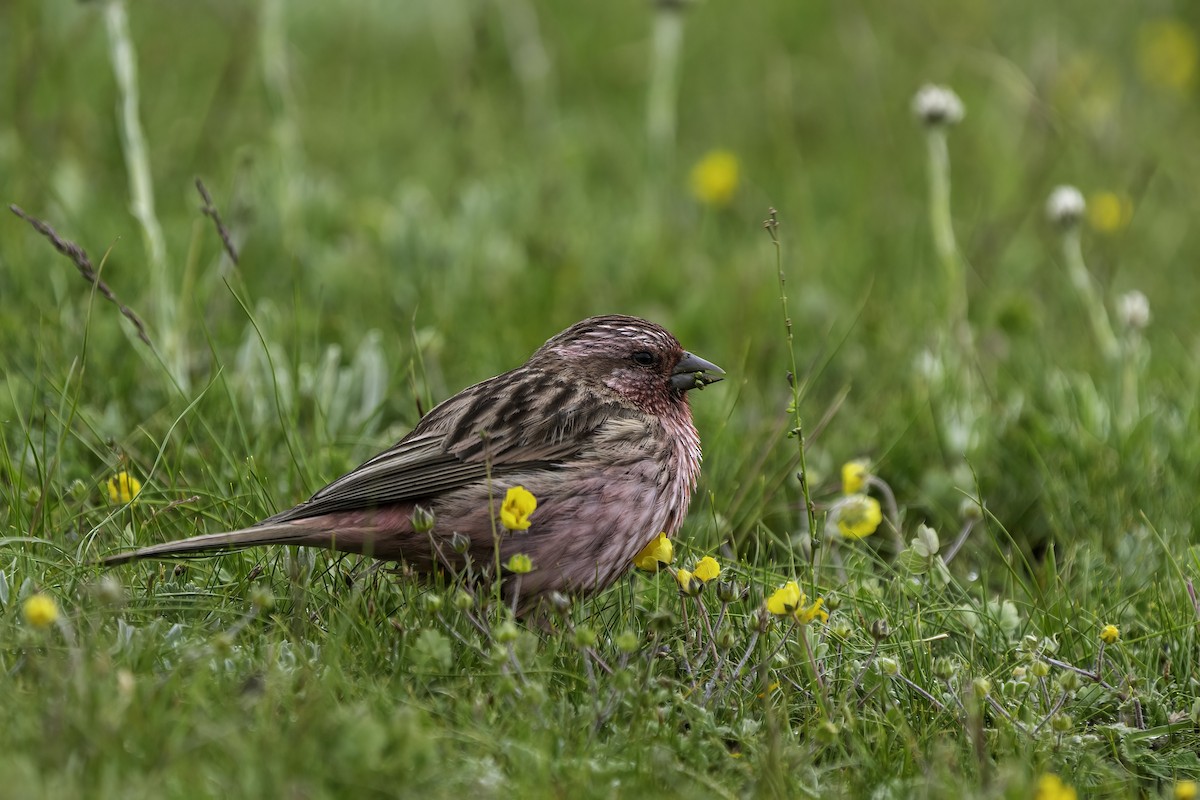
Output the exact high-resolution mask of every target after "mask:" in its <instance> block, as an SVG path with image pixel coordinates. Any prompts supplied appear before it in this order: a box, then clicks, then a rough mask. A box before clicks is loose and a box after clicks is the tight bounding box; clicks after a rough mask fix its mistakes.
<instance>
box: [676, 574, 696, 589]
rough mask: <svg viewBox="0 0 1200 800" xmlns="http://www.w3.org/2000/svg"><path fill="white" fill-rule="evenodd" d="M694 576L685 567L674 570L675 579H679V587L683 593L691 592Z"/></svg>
mask: <svg viewBox="0 0 1200 800" xmlns="http://www.w3.org/2000/svg"><path fill="white" fill-rule="evenodd" d="M694 577H695V575H693V574H692V573H691V572H688V571H687V570H686V569H681V570H677V571H676V572H675V580H677V581H679V588H680V589H681V590H682V591H683V593H684V594H691V593H692V592H691V589H692V579H693V578H694Z"/></svg>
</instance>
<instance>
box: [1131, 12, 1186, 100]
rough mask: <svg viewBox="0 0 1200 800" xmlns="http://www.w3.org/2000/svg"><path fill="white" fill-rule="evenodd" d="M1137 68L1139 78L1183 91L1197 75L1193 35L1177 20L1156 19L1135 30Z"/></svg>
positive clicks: (1184, 24)
mask: <svg viewBox="0 0 1200 800" xmlns="http://www.w3.org/2000/svg"><path fill="white" fill-rule="evenodd" d="M1137 50H1138V68H1139V69H1140V71H1141V73H1142V80H1144V81H1146V83H1149V84H1151V85H1152V86H1161V87H1163V88H1165V89H1173V90H1175V91H1177V92H1183V91H1186V90H1187V89H1189V88H1190V87H1191V85H1192V81H1193V79H1194V78H1195V77H1196V63H1197V60H1198V55H1197V50H1198V48H1197V46H1196V34H1195V33H1194V32H1193V31H1192V29H1191V28H1190V27H1189V26H1188V25H1187V24H1186V23H1183V22H1180V21H1179V20H1176V19H1158V20H1153V21H1152V22H1146V23H1143V24H1142V27H1141V28H1140V29H1139V30H1138V41H1137Z"/></svg>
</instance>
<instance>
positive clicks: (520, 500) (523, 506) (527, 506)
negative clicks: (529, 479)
mask: <svg viewBox="0 0 1200 800" xmlns="http://www.w3.org/2000/svg"><path fill="white" fill-rule="evenodd" d="M535 508H537V498H536V497H534V496H533V493H532V492H530V491H529V490H527V489H526V488H525V487H524V486H514V487H512V488H511V489H509V490H508V492H507V493H506V494H505V495H504V505H502V506H500V524H501V525H503V526H504V527H506V528H508V529H509V530H510V531H525V530H529V515H530V514H532V513H533V510H534V509H535Z"/></svg>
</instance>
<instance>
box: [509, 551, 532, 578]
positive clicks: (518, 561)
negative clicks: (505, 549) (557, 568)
mask: <svg viewBox="0 0 1200 800" xmlns="http://www.w3.org/2000/svg"><path fill="white" fill-rule="evenodd" d="M504 566H505V567H507V568H508V571H509V572H515V573H516V574H517V575H525V574H526V573H529V572H532V571H533V559H531V558H530V557H529V556H527V555H525V554H524V553H514V554H513V555H512V557H511V558H509V559H508V563H507V564H505V565H504Z"/></svg>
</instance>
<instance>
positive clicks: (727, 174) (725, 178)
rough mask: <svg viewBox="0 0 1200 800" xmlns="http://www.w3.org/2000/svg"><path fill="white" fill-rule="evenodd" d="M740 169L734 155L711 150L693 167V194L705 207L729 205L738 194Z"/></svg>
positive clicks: (726, 151) (724, 151)
mask: <svg viewBox="0 0 1200 800" xmlns="http://www.w3.org/2000/svg"><path fill="white" fill-rule="evenodd" d="M739 169H740V167H739V166H738V160H737V156H735V155H734V154H733V153H731V152H729V151H728V150H710V151H709V152H708V153H706V154H705V155H704V158H702V159H700V160H699V161H697V162H696V166H694V167H692V174H691V184H692V194H693V195H695V196H696V199H697V200H699V201H700V202H701V203H704V204H705V205H710V206H727V205H729V204H730V203H731V202H732V201H733V195H734V194H735V193H736V192H737V188H738V172H739Z"/></svg>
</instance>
